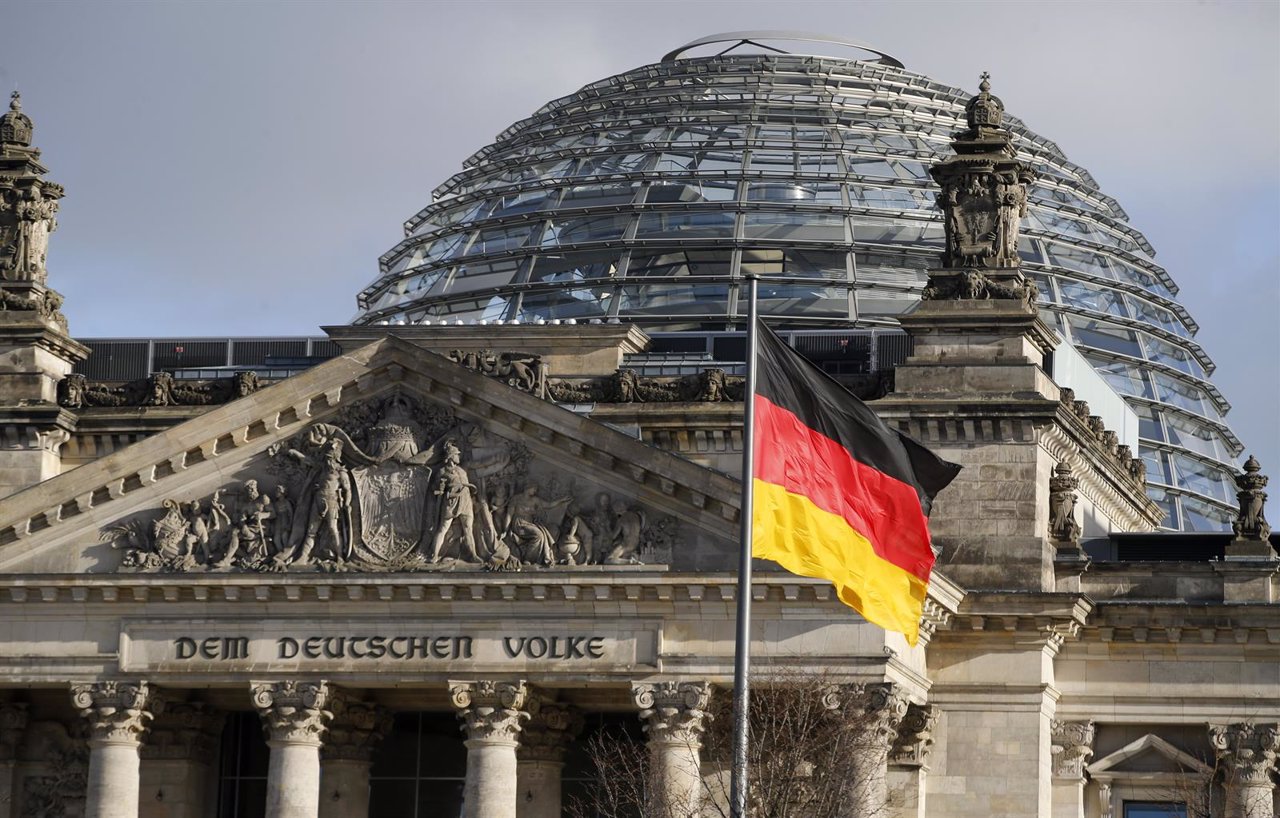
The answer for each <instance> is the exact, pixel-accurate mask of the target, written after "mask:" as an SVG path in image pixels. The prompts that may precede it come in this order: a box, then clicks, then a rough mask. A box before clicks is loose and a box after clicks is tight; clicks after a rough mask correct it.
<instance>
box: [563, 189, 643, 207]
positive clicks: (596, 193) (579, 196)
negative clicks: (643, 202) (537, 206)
mask: <svg viewBox="0 0 1280 818" xmlns="http://www.w3.org/2000/svg"><path fill="white" fill-rule="evenodd" d="M639 189H640V183H639V182H602V183H600V184H594V185H590V184H588V185H574V186H573V187H571V188H568V189H566V190H565V192H564V198H563V199H561V200H560V204H559V205H558V209H560V210H570V209H573V208H579V207H610V206H614V205H624V204H630V203H631V202H632V201H633V200H634V199H635V197H636V191H637V190H639Z"/></svg>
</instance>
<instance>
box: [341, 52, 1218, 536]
mask: <svg viewBox="0 0 1280 818" xmlns="http://www.w3.org/2000/svg"><path fill="white" fill-rule="evenodd" d="M968 97H969V95H968V94H966V93H964V92H963V91H961V90H959V89H956V88H952V87H949V86H945V85H940V84H938V83H936V82H934V81H932V80H930V79H928V78H927V77H924V76H921V75H919V74H915V73H912V72H909V71H907V70H905V69H902V68H898V67H895V66H894V65H892V64H888V63H886V62H884V61H883V60H881V61H857V60H846V59H836V58H831V57H817V56H802V55H793V54H775V53H771V54H763V55H761V54H738V53H723V54H720V55H717V56H713V57H704V58H688V59H673V60H671V61H668V62H663V63H658V64H654V65H648V66H644V67H642V68H637V69H635V70H632V71H628V72H626V73H623V74H619V75H617V76H614V77H610V78H608V79H604V80H601V81H599V82H595V83H592V84H591V85H588V86H586V87H584V88H582V89H581V90H580V91H578V92H577V93H575V94H572V95H570V96H566V97H563V98H561V99H557V100H554V101H552V102H550V103H548V104H546V105H545V106H543V107H542V108H541V109H539V110H538V111H537V112H536V113H534V114H533V115H532V116H530V117H529V118H527V119H523V120H521V121H519V122H516V123H515V124H513V125H512V126H511V127H509V128H507V129H506V130H505V131H503V132H502V133H501V134H499V136H498V137H497V139H496V141H495V142H494V143H493V144H491V145H489V146H487V147H485V148H482V149H481V150H479V151H478V152H477V153H475V154H474V155H473V156H472V157H471V158H470V159H468V160H467V161H466V162H465V163H464V169H463V170H462V171H461V172H460V173H458V174H456V175H454V176H453V177H451V178H450V179H448V180H447V181H445V182H444V183H443V184H442V185H440V186H439V187H438V188H437V189H436V190H435V191H434V193H433V201H432V203H431V204H430V205H428V206H427V207H425V208H424V209H423V210H422V211H420V212H419V213H418V214H417V215H415V216H414V217H413V218H411V219H410V220H409V221H408V222H407V223H406V224H405V239H404V240H403V241H401V242H400V243H398V244H397V245H396V246H395V247H394V248H392V249H391V250H390V251H389V252H387V253H386V254H385V255H384V256H383V257H382V258H381V259H380V269H381V271H380V275H379V276H378V277H377V279H376V280H375V281H374V282H373V283H371V284H370V285H369V286H368V287H366V288H365V289H364V291H363V292H361V293H360V295H359V297H358V302H359V306H360V313H359V315H358V316H357V317H356V318H355V323H411V324H412V323H428V322H430V323H436V322H441V321H447V322H450V323H452V322H455V321H463V322H470V321H519V322H542V321H555V320H568V319H572V320H576V321H591V320H599V321H613V320H622V321H634V322H636V323H637V324H640V325H642V326H644V327H646V328H649V329H651V330H662V331H708V330H717V329H718V330H723V329H725V328H727V327H733V326H734V325H735V323H736V324H737V325H738V326H740V325H741V322H742V319H743V314H744V312H745V303H744V302H743V295H744V294H745V288H744V289H743V291H742V292H741V293H740V291H739V286H740V282H741V281H742V277H743V275H745V274H748V273H755V274H757V275H759V276H760V279H761V286H760V292H761V304H760V308H761V312H762V314H763V315H766V316H777V317H778V318H779V323H782V324H784V325H788V326H791V327H793V328H807V329H821V328H825V327H829V328H832V329H836V328H849V327H892V326H895V325H896V316H897V315H899V314H900V313H901V312H902V311H903V310H905V309H907V308H908V307H910V306H911V305H912V304H913V303H914V302H915V301H916V300H918V299H919V297H920V292H921V290H922V289H923V287H924V285H925V281H926V278H927V274H926V270H927V269H928V268H929V267H930V266H936V265H937V263H938V261H937V260H938V256H939V253H940V251H941V248H942V240H943V227H942V224H941V217H940V214H939V212H938V210H937V209H936V207H935V205H934V193H935V190H936V187H935V185H934V183H933V181H932V180H931V179H930V177H929V173H928V168H929V167H930V166H931V165H932V164H933V163H935V162H937V161H938V160H940V159H942V158H944V157H945V156H946V155H947V153H948V147H949V143H950V139H951V133H952V131H954V130H955V129H957V128H958V127H959V126H960V123H962V122H963V119H964V104H965V102H966V100H967V99H968ZM1004 124H1005V127H1007V128H1009V129H1010V130H1011V131H1012V133H1013V135H1014V145H1015V147H1016V149H1017V152H1018V158H1019V159H1020V160H1022V161H1023V162H1026V163H1027V164H1029V165H1030V166H1031V167H1033V168H1034V169H1035V172H1036V173H1037V179H1036V181H1035V182H1034V183H1033V185H1032V186H1031V188H1030V191H1029V193H1030V208H1029V213H1028V216H1027V218H1026V220H1025V221H1024V222H1023V231H1022V239H1021V245H1020V254H1021V257H1022V262H1023V266H1024V270H1025V271H1026V272H1027V273H1028V275H1029V276H1030V277H1031V278H1033V279H1034V280H1035V281H1036V283H1037V285H1038V287H1039V289H1040V298H1041V302H1042V308H1043V309H1044V311H1045V315H1046V318H1047V319H1049V320H1051V321H1052V322H1053V324H1054V326H1055V327H1056V328H1057V329H1058V330H1059V331H1060V332H1061V333H1062V334H1063V335H1064V336H1065V337H1066V338H1067V339H1069V340H1070V342H1071V343H1072V344H1073V345H1075V346H1076V348H1077V349H1079V350H1080V352H1081V353H1082V354H1083V355H1084V356H1085V357H1086V358H1088V360H1089V361H1090V363H1092V365H1093V366H1094V367H1095V369H1096V370H1097V371H1098V372H1099V373H1100V374H1101V375H1102V376H1103V377H1104V378H1105V379H1106V380H1107V381H1108V382H1109V383H1110V384H1111V385H1112V387H1113V388H1115V389H1116V391H1117V392H1119V393H1121V394H1122V395H1124V396H1125V397H1126V399H1127V400H1128V402H1129V403H1130V405H1131V406H1132V407H1133V409H1134V411H1135V412H1136V413H1137V414H1138V417H1139V424H1140V430H1139V434H1140V438H1141V445H1140V452H1141V455H1142V457H1143V458H1144V460H1145V461H1146V463H1147V468H1148V481H1149V491H1150V494H1151V496H1152V498H1153V499H1155V500H1156V501H1157V502H1159V503H1160V504H1161V505H1162V506H1163V507H1164V508H1165V510H1166V515H1167V516H1166V520H1165V525H1166V526H1168V527H1170V528H1183V529H1217V528H1222V527H1224V526H1226V525H1227V524H1228V522H1229V520H1230V519H1231V518H1232V516H1233V513H1234V506H1233V505H1232V501H1233V500H1234V493H1235V485H1234V482H1233V481H1232V479H1231V475H1232V474H1233V473H1234V470H1233V469H1231V467H1230V465H1229V463H1230V461H1231V460H1232V459H1233V458H1235V457H1236V456H1238V455H1239V454H1240V452H1241V446H1240V442H1239V440H1238V439H1237V438H1236V437H1235V435H1234V434H1233V433H1232V432H1231V430H1230V429H1229V428H1228V427H1227V425H1226V424H1225V423H1224V421H1223V417H1224V415H1225V414H1226V412H1227V411H1228V409H1229V405H1228V404H1227V402H1226V400H1225V399H1224V398H1223V396H1222V395H1221V394H1220V393H1219V391H1218V390H1217V389H1216V388H1215V387H1214V386H1213V385H1212V384H1211V383H1210V382H1209V380H1208V378H1209V374H1210V373H1211V372H1212V371H1213V366H1214V365H1213V362H1212V361H1210V360H1209V357H1208V356H1207V355H1206V354H1205V352H1204V351H1203V350H1202V349H1201V347H1200V346H1199V345H1198V344H1197V343H1196V342H1195V341H1194V339H1193V337H1194V335H1195V333H1196V330H1197V326H1196V324H1195V322H1194V321H1193V320H1192V318H1191V316H1190V315H1189V314H1188V313H1187V311H1186V310H1185V309H1184V308H1183V307H1182V306H1181V305H1180V304H1178V303H1177V301H1176V300H1175V297H1176V295H1177V287H1176V285H1175V284H1174V283H1173V281H1172V279H1170V277H1169V276H1168V274H1167V273H1166V272H1165V271H1164V269H1162V268H1161V267H1159V266H1158V265H1156V264H1155V263H1154V261H1153V260H1152V259H1153V256H1154V251H1153V249H1152V248H1151V246H1150V244H1149V243H1148V242H1147V240H1146V239H1145V238H1144V237H1143V236H1142V234H1141V233H1139V232H1138V231H1137V230H1135V229H1134V228H1133V227H1131V226H1130V225H1129V224H1128V221H1127V215H1126V214H1125V212H1124V211H1123V210H1122V209H1121V207H1120V205H1119V204H1118V203H1117V202H1116V201H1115V200H1114V199H1112V198H1111V197H1109V196H1107V195H1105V194H1104V193H1102V192H1101V191H1100V190H1099V189H1098V185H1097V183H1096V182H1095V181H1094V179H1093V178H1092V177H1091V176H1090V175H1089V173H1088V172H1087V171H1086V170H1084V169H1083V168H1080V167H1078V166H1076V165H1074V164H1072V163H1071V162H1070V161H1068V160H1067V158H1066V157H1065V156H1064V155H1063V153H1062V151H1061V150H1059V148H1058V146H1057V145H1055V144H1054V143H1053V142H1051V141H1049V140H1047V139H1045V138H1043V137H1041V136H1038V135H1036V134H1034V133H1032V132H1031V131H1029V130H1028V129H1027V128H1026V127H1025V126H1024V125H1023V123H1022V122H1021V121H1020V120H1018V119H1016V118H1014V117H1011V116H1006V118H1005V123H1004Z"/></svg>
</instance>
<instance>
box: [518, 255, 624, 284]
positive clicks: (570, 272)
mask: <svg viewBox="0 0 1280 818" xmlns="http://www.w3.org/2000/svg"><path fill="white" fill-rule="evenodd" d="M617 271H618V250H617V249H615V248H607V249H602V250H595V251H591V250H587V251H579V252H575V253H565V254H563V255H551V254H544V255H540V256H537V257H536V258H535V259H534V260H533V269H532V271H531V272H530V274H529V280H530V281H531V282H534V283H539V282H543V283H545V282H553V281H592V280H596V279H607V278H612V277H613V276H614V275H615V274H616V273H617Z"/></svg>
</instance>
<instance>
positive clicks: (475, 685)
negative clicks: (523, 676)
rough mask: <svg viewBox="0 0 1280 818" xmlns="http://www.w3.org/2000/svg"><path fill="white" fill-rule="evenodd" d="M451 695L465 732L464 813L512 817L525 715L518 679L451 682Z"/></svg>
mask: <svg viewBox="0 0 1280 818" xmlns="http://www.w3.org/2000/svg"><path fill="white" fill-rule="evenodd" d="M449 698H450V700H451V701H452V702H453V706H454V707H455V708H456V709H457V711H458V718H460V719H462V720H463V722H464V724H465V728H464V729H465V730H466V732H467V740H466V741H465V742H464V744H466V747H467V781H466V785H465V789H464V791H463V801H464V804H465V811H464V813H463V814H464V816H465V818H516V802H517V790H516V776H517V767H516V747H517V745H518V744H519V738H520V731H521V729H522V727H523V724H524V722H526V721H528V719H529V714H528V713H527V712H525V709H524V708H525V700H526V699H527V698H528V688H527V687H526V686H525V683H524V682H523V681H517V682H495V681H479V682H450V683H449Z"/></svg>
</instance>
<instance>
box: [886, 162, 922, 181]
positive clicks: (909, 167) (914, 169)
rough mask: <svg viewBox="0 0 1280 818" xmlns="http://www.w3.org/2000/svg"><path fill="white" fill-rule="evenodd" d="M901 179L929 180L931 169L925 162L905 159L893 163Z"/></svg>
mask: <svg viewBox="0 0 1280 818" xmlns="http://www.w3.org/2000/svg"><path fill="white" fill-rule="evenodd" d="M893 165H894V167H895V168H896V169H897V172H898V178H900V179H928V178H929V168H928V167H927V166H926V165H925V164H924V163H923V162H911V161H907V160H904V159H898V160H895V161H894V163H893Z"/></svg>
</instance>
